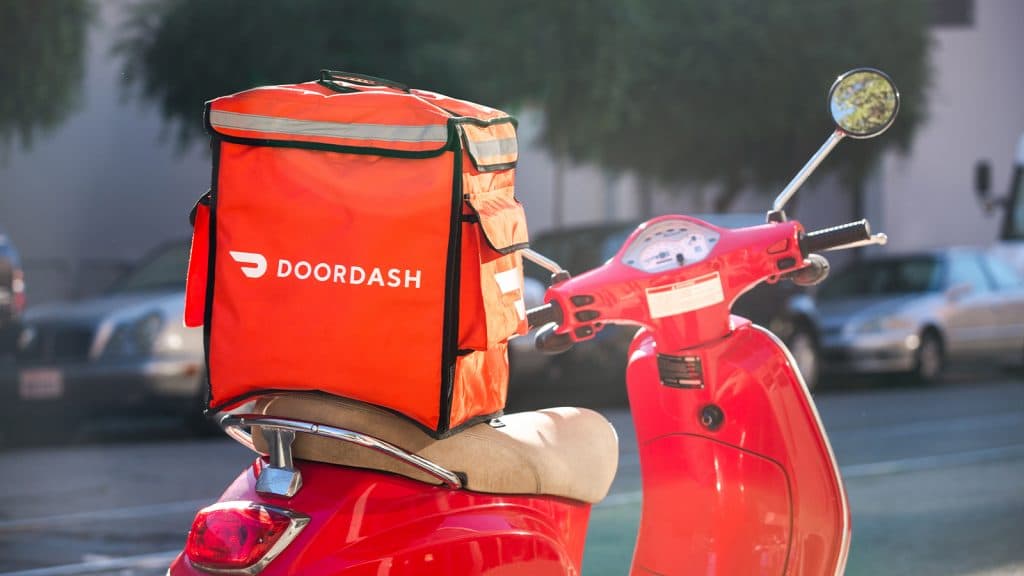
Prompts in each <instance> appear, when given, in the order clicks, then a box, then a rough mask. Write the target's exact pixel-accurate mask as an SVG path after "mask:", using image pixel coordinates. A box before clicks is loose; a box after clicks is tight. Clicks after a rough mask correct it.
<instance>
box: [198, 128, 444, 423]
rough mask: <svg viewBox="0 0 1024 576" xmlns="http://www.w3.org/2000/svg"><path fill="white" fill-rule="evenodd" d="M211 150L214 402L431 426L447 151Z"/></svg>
mask: <svg viewBox="0 0 1024 576" xmlns="http://www.w3.org/2000/svg"><path fill="white" fill-rule="evenodd" d="M220 146H221V154H220V165H219V166H220V167H219V176H218V182H217V191H216V194H217V199H216V204H217V216H216V246H215V250H216V253H215V279H216V281H215V283H214V296H213V309H212V311H211V315H210V324H211V326H210V327H209V331H210V341H209V345H210V367H209V370H210V374H209V375H210V382H211V388H212V399H211V405H212V406H214V407H217V406H218V405H223V404H225V403H228V402H232V401H234V400H237V399H238V398H239V397H241V396H244V395H246V394H251V393H254V392H258V391H265V390H309V389H316V390H322V391H325V392H328V393H331V394H336V395H339V396H345V397H349V398H354V399H357V400H361V401H364V402H369V403H372V404H377V405H381V406H387V407H389V408H392V409H395V410H398V411H400V412H402V413H404V414H406V415H407V416H409V417H411V418H413V419H414V420H417V421H418V422H420V423H421V424H423V425H424V426H426V427H427V428H430V429H437V427H438V421H439V418H440V413H439V410H440V396H441V390H440V385H441V381H442V378H441V373H442V369H441V356H442V332H443V326H444V318H443V316H444V306H443V305H441V303H443V302H444V298H445V276H446V271H445V268H446V255H447V250H448V242H449V236H450V226H451V206H452V187H453V182H452V177H453V176H452V166H453V163H454V159H453V157H452V153H451V152H446V153H443V154H441V155H439V156H437V157H433V158H425V159H415V160H409V159H401V158H388V157H381V156H374V155H359V154H340V153H333V152H323V151H313V150H303V149H293V148H271V147H260V146H253V147H250V146H243V145H238V144H231V143H227V142H221V143H220ZM411 190H412V191H416V193H415V194H413V193H410V191H411ZM396 206H401V210H396V209H394V208H395V207H396ZM395 231H401V232H400V233H395ZM339 266H341V267H342V268H338V267H339ZM374 271H379V272H377V273H376V274H375V272H374Z"/></svg>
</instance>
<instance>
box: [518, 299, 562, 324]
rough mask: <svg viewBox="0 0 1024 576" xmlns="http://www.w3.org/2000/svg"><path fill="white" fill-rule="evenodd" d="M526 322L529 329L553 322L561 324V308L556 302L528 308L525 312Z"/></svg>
mask: <svg viewBox="0 0 1024 576" xmlns="http://www.w3.org/2000/svg"><path fill="white" fill-rule="evenodd" d="M526 322H527V324H529V325H530V328H531V329H533V328H536V327H538V326H543V325H545V324H550V323H552V322H554V323H555V324H561V323H562V307H561V306H559V305H558V303H557V302H549V303H547V304H544V305H543V306H537V307H536V308H530V309H529V310H527V311H526Z"/></svg>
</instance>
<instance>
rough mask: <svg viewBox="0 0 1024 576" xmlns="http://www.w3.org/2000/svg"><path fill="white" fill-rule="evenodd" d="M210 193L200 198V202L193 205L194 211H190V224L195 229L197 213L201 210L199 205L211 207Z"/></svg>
mask: <svg viewBox="0 0 1024 576" xmlns="http://www.w3.org/2000/svg"><path fill="white" fill-rule="evenodd" d="M210 193H211V191H210V190H207V191H206V193H205V194H203V195H202V196H200V197H199V200H196V203H195V204H193V205H192V209H191V210H189V211H188V223H189V224H191V225H192V227H193V228H195V226H196V211H197V210H199V205H200V204H202V205H204V206H209V205H210Z"/></svg>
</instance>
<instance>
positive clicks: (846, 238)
mask: <svg viewBox="0 0 1024 576" xmlns="http://www.w3.org/2000/svg"><path fill="white" fill-rule="evenodd" d="M870 239H871V225H870V224H868V221H867V220H866V219H864V220H858V221H857V222H850V223H849V224H843V225H841V226H833V227H832V228H825V229H824V230H815V231H814V232H809V233H807V234H806V235H804V237H803V238H801V240H800V242H801V247H802V248H803V251H804V254H810V253H812V252H823V251H825V250H828V249H830V248H838V247H840V246H845V245H847V244H854V243H856V242H863V241H865V240H870Z"/></svg>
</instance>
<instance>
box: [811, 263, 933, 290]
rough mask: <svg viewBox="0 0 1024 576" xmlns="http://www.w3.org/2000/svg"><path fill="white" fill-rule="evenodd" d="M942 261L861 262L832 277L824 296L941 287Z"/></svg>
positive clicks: (823, 288) (823, 287)
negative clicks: (940, 267) (940, 265)
mask: <svg viewBox="0 0 1024 576" xmlns="http://www.w3.org/2000/svg"><path fill="white" fill-rule="evenodd" d="M939 278H940V275H939V263H938V261H937V260H936V259H935V258H933V257H930V256H918V257H911V258H893V259H885V260H867V261H863V262H857V263H855V264H853V265H852V266H850V267H848V268H846V269H845V270H843V271H842V272H840V273H839V274H836V275H835V276H833V277H832V278H829V280H828V282H826V283H825V284H824V285H823V286H822V288H821V291H820V292H818V298H819V299H820V300H837V299H841V298H860V297H867V296H887V295H896V294H916V293H922V292H932V291H935V290H938V289H939Z"/></svg>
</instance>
